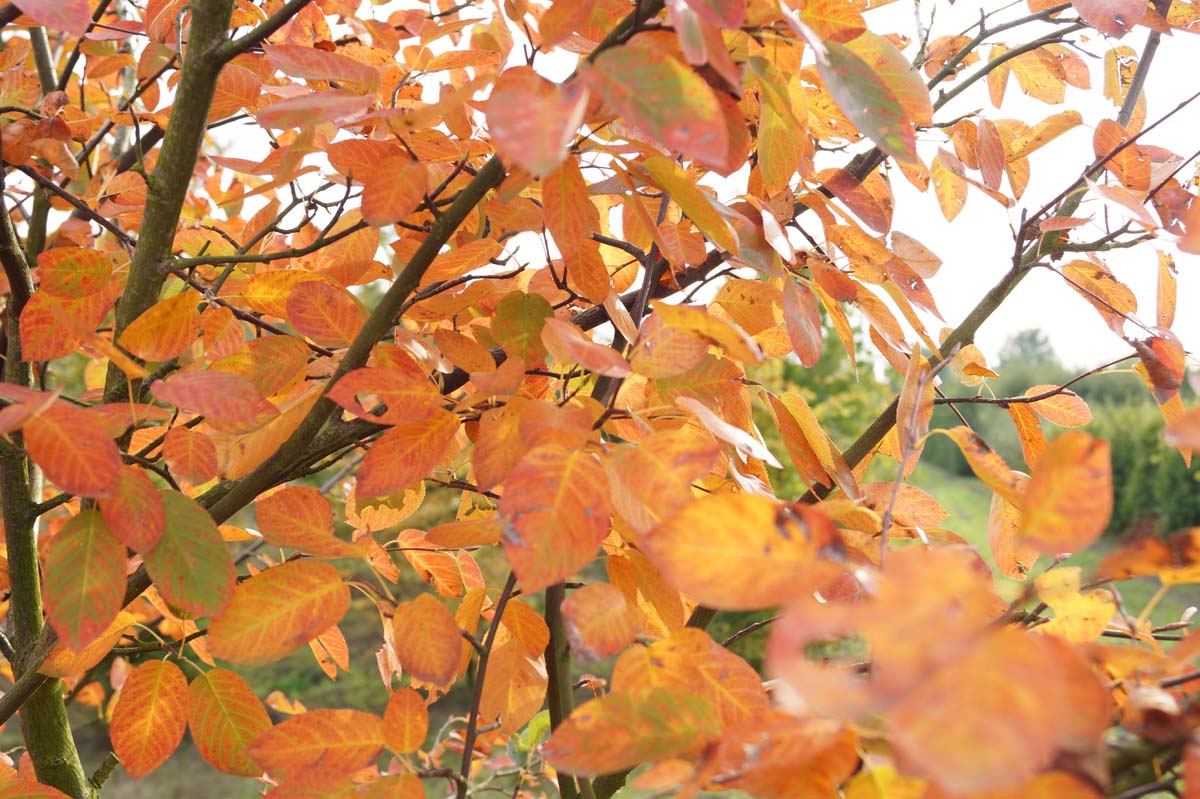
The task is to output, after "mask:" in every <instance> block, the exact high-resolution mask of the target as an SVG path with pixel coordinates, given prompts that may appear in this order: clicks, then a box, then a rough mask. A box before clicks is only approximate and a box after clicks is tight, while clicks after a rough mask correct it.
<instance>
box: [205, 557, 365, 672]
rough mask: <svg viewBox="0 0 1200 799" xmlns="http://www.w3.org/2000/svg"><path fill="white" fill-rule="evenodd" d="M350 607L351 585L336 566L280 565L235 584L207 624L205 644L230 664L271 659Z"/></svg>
mask: <svg viewBox="0 0 1200 799" xmlns="http://www.w3.org/2000/svg"><path fill="white" fill-rule="evenodd" d="M349 607H350V589H349V588H348V587H347V586H346V584H345V583H344V582H342V578H341V575H339V574H338V572H337V569H335V568H333V567H332V566H330V565H329V564H327V563H320V562H317V561H303V560H301V561H292V562H290V563H284V564H282V565H280V566H275V567H274V568H271V569H267V570H266V571H264V572H260V573H259V574H256V575H255V576H253V577H251V578H250V579H249V580H246V581H245V582H244V583H241V584H239V585H238V587H237V589H236V590H235V591H234V592H233V598H232V599H231V600H230V602H229V604H228V606H227V607H226V608H225V611H224V612H223V613H221V614H220V615H219V616H217V617H216V618H214V619H213V620H212V624H211V625H209V630H208V639H207V640H208V647H209V649H210V650H211V651H212V653H213V655H214V656H215V657H219V658H224V659H225V660H228V661H230V662H232V663H239V664H242V665H247V666H254V665H260V664H263V663H271V662H274V661H276V660H279V659H281V658H283V657H286V656H287V655H289V654H291V653H292V652H293V651H295V650H296V649H299V648H300V647H302V646H304V645H305V644H307V643H308V642H309V641H311V640H312V639H314V638H316V637H317V636H318V635H320V634H321V633H323V632H324V631H325V630H327V629H328V628H329V627H331V626H333V625H334V624H337V623H338V621H340V620H341V618H342V616H344V615H346V610H347V609H348V608H349Z"/></svg>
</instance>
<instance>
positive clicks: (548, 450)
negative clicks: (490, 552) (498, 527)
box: [500, 445, 609, 592]
mask: <svg viewBox="0 0 1200 799" xmlns="http://www.w3.org/2000/svg"><path fill="white" fill-rule="evenodd" d="M500 516H501V518H502V519H503V521H504V532H503V535H502V543H503V544H504V554H505V555H506V556H507V557H508V562H509V564H510V565H511V566H512V568H513V571H515V572H516V573H517V578H518V579H519V580H520V581H521V586H522V588H523V589H524V590H525V591H529V592H533V591H540V590H541V589H543V588H545V587H546V586H549V585H553V584H554V583H557V582H560V581H562V580H564V579H566V578H567V577H570V576H571V575H573V574H575V573H576V572H577V571H579V570H580V569H581V568H583V567H584V566H585V565H586V564H587V563H589V562H590V561H591V559H592V558H593V557H594V556H595V554H596V550H597V549H598V548H599V546H600V542H601V541H602V540H603V539H604V536H605V535H607V534H608V530H609V500H608V479H607V477H606V476H605V474H604V469H603V467H601V465H600V462H599V461H598V460H597V458H596V456H595V455H593V454H592V453H590V452H583V451H576V452H569V451H567V450H566V449H563V448H561V447H559V446H555V445H549V446H545V447H539V448H538V449H535V450H533V451H532V452H530V453H529V454H527V455H526V456H525V457H524V458H523V459H522V460H521V462H520V463H518V464H517V466H516V468H515V469H513V471H512V473H511V474H509V476H508V478H507V479H506V480H505V481H504V494H503V495H502V496H501V498H500Z"/></svg>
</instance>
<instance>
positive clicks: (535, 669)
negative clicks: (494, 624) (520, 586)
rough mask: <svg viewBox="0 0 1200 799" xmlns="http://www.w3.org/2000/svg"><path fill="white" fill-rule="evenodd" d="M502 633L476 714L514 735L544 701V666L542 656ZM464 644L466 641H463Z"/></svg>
mask: <svg viewBox="0 0 1200 799" xmlns="http://www.w3.org/2000/svg"><path fill="white" fill-rule="evenodd" d="M506 637H507V633H506V632H505V631H504V630H501V631H500V633H499V634H498V635H497V638H496V641H497V643H496V644H495V646H494V648H493V649H492V656H491V658H489V659H488V669H487V677H486V678H485V679H484V681H483V693H482V694H481V696H480V698H479V712H480V713H481V714H483V716H484V717H486V718H494V719H496V720H497V721H498V722H499V723H500V727H501V729H503V730H505V731H506V732H509V733H513V734H515V733H517V732H519V731H520V730H521V728H522V727H524V726H525V725H526V724H528V723H529V720H530V719H532V718H533V717H534V716H535V715H537V712H538V711H539V710H541V709H542V705H543V704H544V703H545V701H546V684H547V679H546V666H545V664H544V663H543V660H542V657H541V656H536V657H535V656H533V655H530V654H529V650H528V649H527V648H526V647H525V645H524V644H522V643H521V642H520V641H517V640H515V639H512V638H508V639H507V640H505V638H506ZM464 643H465V642H464Z"/></svg>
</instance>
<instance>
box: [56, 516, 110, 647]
mask: <svg viewBox="0 0 1200 799" xmlns="http://www.w3.org/2000/svg"><path fill="white" fill-rule="evenodd" d="M42 591H43V592H44V595H45V603H46V616H47V618H48V619H49V621H50V625H51V626H52V627H53V628H54V631H55V632H56V633H58V636H59V637H60V638H62V639H63V640H64V641H66V642H67V643H68V644H69V645H70V646H71V648H72V649H75V650H77V651H78V650H80V649H83V648H84V647H85V646H87V645H88V644H90V643H91V642H92V641H94V640H95V639H96V638H97V637H99V636H100V635H101V634H102V633H103V632H104V631H105V630H107V629H108V626H109V624H111V623H112V621H113V620H114V619H115V618H116V617H117V613H118V612H119V611H120V610H121V607H122V606H123V605H124V604H125V547H124V546H123V545H122V544H121V542H120V541H118V540H117V539H116V537H115V536H114V535H113V534H112V532H110V531H109V529H108V526H107V525H106V524H105V522H104V517H102V516H101V515H100V513H99V512H98V511H94V510H89V511H82V512H80V513H79V514H77V515H76V516H73V517H71V520H70V521H68V522H67V523H66V524H64V525H63V526H62V528H61V529H60V530H59V531H58V533H57V534H55V536H54V537H53V538H52V539H50V543H49V546H48V549H47V553H46V579H45V582H44V585H43V586H42Z"/></svg>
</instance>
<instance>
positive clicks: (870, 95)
mask: <svg viewBox="0 0 1200 799" xmlns="http://www.w3.org/2000/svg"><path fill="white" fill-rule="evenodd" d="M824 46H825V50H826V57H825V58H823V59H822V58H818V59H817V69H818V71H820V73H821V80H822V81H823V82H824V83H825V88H826V89H827V90H828V91H829V95H830V97H832V98H833V101H834V102H835V103H837V106H838V108H840V109H841V111H842V113H843V114H845V115H846V118H847V119H849V120H850V121H851V122H853V123H854V126H855V127H856V128H858V129H859V131H860V132H861V133H862V134H863V135H864V136H866V137H867V138H869V139H870V140H871V141H873V142H875V144H877V145H878V146H879V149H880V150H883V152H885V153H887V154H888V155H890V156H892V157H893V158H895V159H896V160H898V161H903V162H905V163H915V162H916V161H917V141H916V135H915V133H914V132H913V123H912V120H911V119H910V118H909V117H908V115H907V114H906V113H905V112H904V107H903V106H902V105H901V104H900V101H899V100H898V99H896V95H895V94H893V93H892V90H891V89H889V88H888V86H887V84H886V83H884V81H883V79H882V78H880V76H879V75H878V74H876V72H875V70H874V69H873V68H872V67H871V65H870V64H868V63H867V62H866V61H864V60H862V59H861V58H859V57H858V56H857V55H855V53H854V51H853V50H851V49H850V48H849V47H847V46H846V45H844V44H838V43H837V42H825V43H824Z"/></svg>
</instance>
